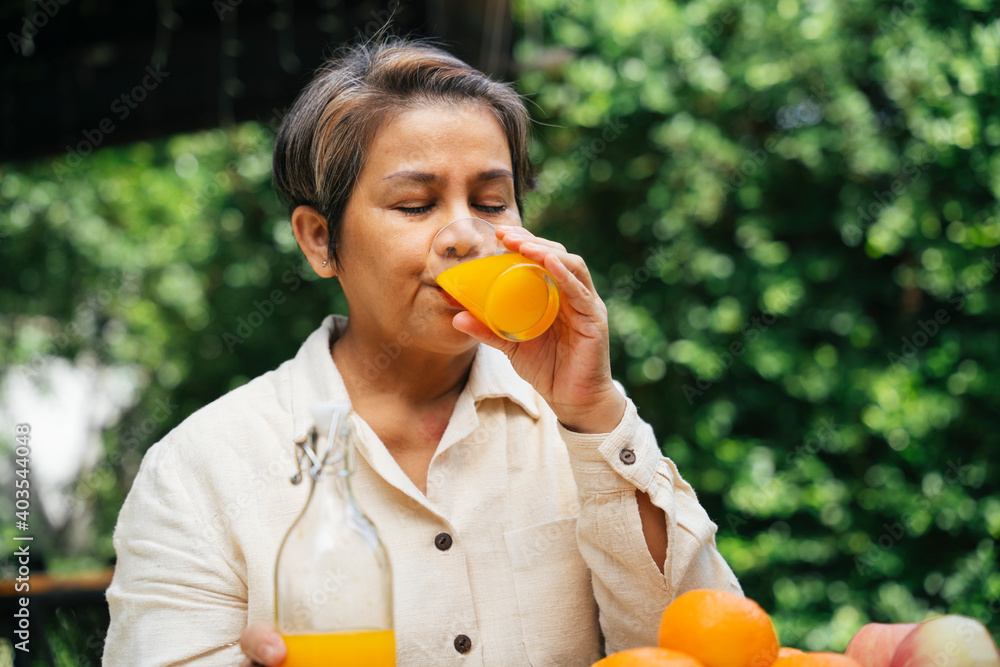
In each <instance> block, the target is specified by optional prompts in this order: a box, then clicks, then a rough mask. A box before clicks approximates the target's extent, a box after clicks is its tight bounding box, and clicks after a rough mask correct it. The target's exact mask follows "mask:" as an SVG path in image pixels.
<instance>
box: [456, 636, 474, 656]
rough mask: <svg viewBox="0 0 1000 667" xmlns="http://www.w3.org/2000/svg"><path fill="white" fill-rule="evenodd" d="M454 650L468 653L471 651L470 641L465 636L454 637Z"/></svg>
mask: <svg viewBox="0 0 1000 667" xmlns="http://www.w3.org/2000/svg"><path fill="white" fill-rule="evenodd" d="M455 650H456V651H458V652H459V653H468V652H469V651H471V650H472V640H471V639H469V638H468V636H466V635H459V636H457V637H455Z"/></svg>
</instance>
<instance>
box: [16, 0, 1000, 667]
mask: <svg viewBox="0 0 1000 667" xmlns="http://www.w3.org/2000/svg"><path fill="white" fill-rule="evenodd" d="M963 7H964V9H963V8H959V7H956V6H954V5H950V4H949V5H943V4H941V5H938V4H934V3H928V2H920V1H919V0H906V1H905V2H901V3H899V4H895V5H893V4H885V3H878V2H876V1H875V0H861V1H859V2H852V3H832V2H824V1H821V0H809V1H808V2H799V0H779V1H778V2H777V3H765V2H759V1H758V0H695V1H692V2H688V3H686V4H681V5H678V4H674V3H672V2H670V1H668V0H647V1H640V0H635V1H632V2H625V3H600V2H597V1H596V0H571V1H570V2H558V1H556V0H521V2H520V3H518V4H517V5H516V8H515V9H516V13H517V16H516V18H517V22H518V25H519V26H520V29H521V32H522V36H521V38H520V39H519V40H518V42H517V44H516V47H515V48H516V55H517V59H518V62H519V63H520V70H519V71H520V74H519V82H518V83H519V88H520V90H521V92H523V93H525V94H526V95H527V96H528V97H529V98H530V100H531V102H532V109H533V111H534V112H535V114H536V117H537V118H538V120H539V121H540V123H539V125H538V128H537V136H536V139H535V141H534V144H533V150H534V153H535V157H536V160H537V162H538V164H539V166H540V168H541V173H540V187H539V190H538V191H537V192H536V193H534V194H533V195H532V196H531V198H530V199H529V202H528V205H527V218H528V219H527V220H526V224H527V225H528V226H530V227H532V228H533V229H534V230H535V231H536V232H537V233H539V234H542V235H544V236H546V237H549V238H553V239H556V240H559V241H561V242H563V243H565V245H566V246H567V247H569V248H570V249H571V250H572V251H574V252H577V253H579V254H580V255H582V256H583V257H585V258H586V259H587V261H588V264H589V266H590V268H591V271H592V273H593V274H594V279H595V282H596V284H597V286H598V289H599V290H600V292H601V294H602V296H603V297H604V299H605V301H606V303H607V304H608V308H609V313H610V319H611V327H612V348H613V349H612V355H613V359H612V360H613V366H614V370H615V373H616V375H617V376H618V377H619V379H621V380H622V381H623V382H624V383H625V384H626V386H627V388H628V390H629V392H630V394H631V395H632V396H633V397H634V398H635V400H636V402H637V404H638V405H639V407H640V411H641V414H642V415H643V416H644V417H645V418H646V419H647V420H648V421H650V422H651V423H652V424H653V425H654V427H655V428H656V431H657V433H658V435H659V436H660V439H661V444H662V446H663V450H664V451H665V452H666V453H667V454H668V455H669V456H671V457H672V458H673V459H674V460H675V461H676V462H677V464H678V466H680V468H681V470H682V472H683V474H684V475H685V477H686V478H687V479H688V480H689V481H690V482H691V483H692V484H693V485H694V486H695V488H696V489H697V490H698V492H699V494H700V498H701V500H702V502H703V504H704V505H705V506H706V508H707V509H708V510H709V513H710V514H711V516H712V517H713V518H714V519H715V520H716V521H717V522H718V523H719V525H720V533H719V536H718V544H719V547H720V549H721V550H722V551H723V553H724V555H725V556H726V557H727V559H728V560H729V562H730V563H731V564H732V566H733V568H734V569H735V570H736V572H737V574H738V576H739V577H740V580H741V582H742V584H743V586H744V589H745V591H746V592H747V594H748V595H750V596H751V597H753V598H755V599H757V600H758V601H759V602H760V603H761V604H762V605H763V606H764V607H765V609H767V610H768V611H770V612H771V613H772V615H773V617H774V619H775V622H776V625H777V627H778V630H779V636H780V637H781V638H782V641H783V643H784V644H787V645H796V646H801V647H804V648H810V649H817V648H832V649H841V650H842V649H843V648H844V646H845V645H846V642H847V640H848V639H849V637H850V636H851V634H852V633H853V631H854V630H855V629H856V628H857V627H859V626H860V625H861V624H863V623H864V622H867V621H869V620H875V621H916V620H921V619H923V618H924V617H925V616H926V615H927V614H930V613H940V612H946V611H947V612H954V613H961V614H966V615H969V616H973V617H978V618H980V619H981V620H983V621H984V622H985V623H986V624H987V625H988V627H990V629H991V631H992V632H993V633H994V636H998V637H1000V570H998V567H997V540H998V539H1000V489H998V487H997V484H996V480H997V479H998V472H1000V471H998V464H997V460H998V459H1000V435H998V432H997V429H996V427H995V426H996V419H995V416H994V415H996V414H997V413H998V412H1000V389H998V388H997V387H996V383H995V382H994V379H995V376H996V374H997V371H998V370H1000V335H998V333H997V332H998V331H1000V321H998V319H1000V318H998V315H1000V312H998V306H997V304H996V300H995V298H990V296H989V295H990V294H994V295H995V294H996V280H997V278H996V276H995V273H996V271H997V268H998V267H997V265H996V261H997V260H996V257H997V248H996V246H997V245H998V244H1000V215H998V213H1000V207H998V204H997V201H998V197H1000V153H998V151H997V146H998V145H1000V100H998V93H1000V80H998V77H997V74H996V73H997V68H998V65H1000V22H998V20H997V16H996V12H995V10H993V12H992V14H990V13H989V8H988V7H987V6H986V5H985V4H983V5H980V4H977V3H973V2H965V3H963ZM272 140H273V136H272V134H271V132H270V130H269V129H267V128H265V127H263V126H261V125H258V124H247V125H243V126H240V127H237V128H234V129H231V130H225V131H224V130H215V131H211V132H204V133H199V134H194V135H187V136H177V137H173V138H171V139H168V140H162V141H157V142H153V143H138V144H134V145H131V146H128V147H124V148H112V149H106V150H101V151H98V152H96V153H94V154H93V155H90V156H88V157H86V158H84V159H83V161H82V164H80V165H78V166H71V165H70V161H69V160H67V159H66V158H64V157H56V158H52V159H46V160H40V161H37V162H34V163H31V164H23V165H12V164H8V165H0V177H2V182H0V264H2V266H3V267H4V276H5V280H4V281H3V282H0V336H2V337H3V341H2V344H0V364H2V367H3V369H4V371H3V373H4V374H5V375H7V376H10V375H12V374H16V373H26V374H27V375H28V376H31V377H36V378H37V374H33V373H32V370H33V369H37V368H38V367H39V366H38V364H39V360H40V359H43V358H44V357H46V356H47V355H54V356H58V357H64V358H68V359H74V360H78V361H79V360H83V359H94V360H96V361H97V362H99V363H101V364H104V365H108V366H113V367H118V368H123V369H127V370H128V372H129V373H130V377H131V378H133V381H134V382H135V384H136V387H137V391H138V395H137V400H138V402H137V403H136V404H135V405H133V406H131V408H130V409H129V410H128V411H127V412H126V413H125V415H124V417H123V419H122V420H121V421H120V423H118V424H117V425H116V426H114V427H113V428H112V429H109V430H107V431H105V432H104V433H103V436H102V441H103V447H104V450H105V451H104V459H103V460H102V461H98V462H97V463H96V464H94V465H93V466H92V467H91V468H89V469H88V470H87V471H85V473H84V474H83V475H82V476H81V478H80V480H78V482H77V487H76V489H75V495H76V499H77V500H78V501H79V503H80V504H81V505H82V506H83V507H84V510H82V511H81V513H80V514H79V516H80V517H82V520H83V521H85V522H86V521H89V522H90V524H89V526H88V527H87V528H86V529H85V530H83V531H81V530H80V527H79V525H77V526H76V528H75V530H73V531H70V530H69V529H68V528H62V529H59V530H56V529H51V530H49V531H48V532H47V534H45V535H42V536H40V538H39V539H40V541H41V544H40V546H44V547H45V549H46V552H47V554H46V555H47V557H48V562H49V565H50V566H51V567H53V568H54V569H57V570H58V569H63V570H67V569H74V568H80V567H84V566H93V565H96V564H102V563H106V562H108V560H109V559H110V558H111V557H112V555H113V549H112V547H111V541H110V536H111V530H112V528H113V525H114V520H115V517H116V516H117V512H118V509H119V508H120V505H121V502H122V500H123V498H124V494H125V493H126V492H127V489H128V487H129V485H130V483H131V479H132V477H133V476H134V474H135V471H136V469H137V466H138V463H139V460H140V458H141V455H142V453H143V452H144V451H145V449H146V448H148V447H149V446H150V445H151V444H152V443H153V442H155V441H156V440H157V439H158V438H159V437H161V436H162V435H163V434H164V433H166V432H167V431H168V430H169V429H170V428H172V427H173V426H175V425H176V424H177V423H178V422H179V421H181V420H182V419H183V418H184V417H185V416H187V415H188V414H190V413H191V412H193V411H194V410H196V409H197V408H199V407H201V406H203V405H205V404H207V403H208V402H210V401H211V400H213V399H214V398H216V397H218V396H219V395H221V394H223V393H224V392H226V391H227V390H229V389H231V388H233V387H235V386H237V385H239V384H241V383H243V382H245V381H246V380H247V379H249V378H252V377H254V376H256V375H259V374H260V373H262V372H264V371H266V370H269V369H271V368H274V367H275V366H277V365H278V364H279V363H281V362H282V361H284V360H285V359H287V358H289V357H291V356H292V355H293V354H294V353H295V350H296V349H297V348H298V345H299V344H300V343H301V341H302V340H303V339H304V338H305V336H306V335H307V334H308V332H310V331H312V330H313V329H314V328H315V326H316V325H317V323H318V321H319V320H320V318H321V317H322V316H323V315H324V314H326V313H327V312H332V311H336V312H346V304H345V303H344V301H343V299H342V295H340V293H339V291H338V290H335V289H330V288H329V287H328V286H327V285H325V284H324V285H320V284H316V283H313V282H312V279H313V274H312V272H311V270H310V269H309V268H308V266H306V265H304V263H303V261H302V260H301V255H300V253H299V251H298V249H297V246H296V245H295V242H294V239H293V238H292V236H291V232H290V229H289V225H288V221H287V213H286V211H285V210H284V208H283V206H282V205H281V204H280V203H279V202H278V200H277V197H276V195H275V194H274V193H273V191H272V189H271V186H270V174H269V160H270V146H271V142H272ZM6 437H7V436H6V435H0V441H2V440H3V438H6ZM36 444H37V443H36ZM0 502H3V503H8V502H9V499H6V498H5V499H3V500H2V501H0ZM0 509H2V511H0V514H2V516H0V520H2V521H3V524H2V526H3V528H2V531H10V530H12V529H11V528H10V527H11V525H12V522H11V521H10V520H8V519H9V511H8V510H10V508H9V507H8V506H7V505H0ZM81 533H83V534H84V537H83V538H81ZM3 534H4V536H5V537H9V535H8V534H7V532H4V533H3ZM81 636H82V635H81ZM90 637H91V639H93V635H90ZM67 660H68V659H67ZM66 664H70V663H69V662H67V663H66Z"/></svg>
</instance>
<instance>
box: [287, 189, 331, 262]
mask: <svg viewBox="0 0 1000 667" xmlns="http://www.w3.org/2000/svg"><path fill="white" fill-rule="evenodd" d="M292 233H293V234H295V240H296V241H298V242H299V247H300V248H302V252H303V253H304V254H305V256H306V259H308V260H309V265H310V266H312V268H313V271H315V272H316V275H318V276H319V277H321V278H332V277H334V276H335V275H337V271H336V269H335V268H334V266H333V265H332V263H331V262H330V260H329V259H328V258H327V243H328V238H329V233H330V232H329V227H328V226H327V223H326V218H324V217H323V216H322V215H320V213H319V211H317V210H316V209H314V208H313V207H312V206H297V207H296V208H295V210H294V211H292ZM324 262H325V264H324Z"/></svg>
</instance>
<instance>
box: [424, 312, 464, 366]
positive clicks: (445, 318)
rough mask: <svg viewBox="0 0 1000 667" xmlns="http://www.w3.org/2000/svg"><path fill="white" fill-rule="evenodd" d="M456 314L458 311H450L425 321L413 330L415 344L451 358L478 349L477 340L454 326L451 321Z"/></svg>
mask: <svg viewBox="0 0 1000 667" xmlns="http://www.w3.org/2000/svg"><path fill="white" fill-rule="evenodd" d="M456 314H458V311H448V312H447V313H445V314H443V315H439V316H437V317H433V318H428V319H427V320H424V321H423V322H421V323H420V324H418V325H417V326H415V327H414V328H413V337H414V339H415V340H414V342H417V341H419V343H418V344H419V345H420V346H421V347H423V348H424V349H426V350H429V351H432V352H437V353H440V354H448V355H451V356H457V355H459V354H462V353H463V352H467V351H469V350H470V349H472V348H474V347H476V345H478V342H477V341H476V339H474V338H473V337H472V336H470V335H469V334H466V333H462V332H461V331H459V330H458V329H456V328H455V327H454V326H452V323H451V321H452V318H453V317H454V316H455V315H456Z"/></svg>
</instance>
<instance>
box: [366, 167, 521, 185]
mask: <svg viewBox="0 0 1000 667" xmlns="http://www.w3.org/2000/svg"><path fill="white" fill-rule="evenodd" d="M392 178H405V179H406V180H409V181H416V182H417V183H437V181H438V177H437V176H436V175H435V174H431V173H428V172H425V171H397V172H396V173H394V174H389V175H388V176H386V177H385V178H383V179H382V180H383V181H388V180H389V179H392ZM503 178H509V179H511V180H514V174H512V173H511V172H510V170H509V169H489V170H487V171H481V172H479V173H478V174H476V176H475V178H473V179H472V180H473V181H475V182H476V183H483V182H485V181H495V180H497V179H503Z"/></svg>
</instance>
